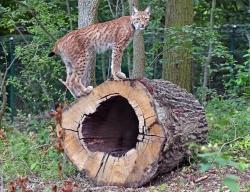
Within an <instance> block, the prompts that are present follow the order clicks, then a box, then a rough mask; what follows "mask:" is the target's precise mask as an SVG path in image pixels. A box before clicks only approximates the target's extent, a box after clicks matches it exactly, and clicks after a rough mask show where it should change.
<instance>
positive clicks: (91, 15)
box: [78, 0, 99, 86]
mask: <svg viewBox="0 0 250 192" xmlns="http://www.w3.org/2000/svg"><path fill="white" fill-rule="evenodd" d="M98 5H99V0H78V28H83V27H86V26H88V25H91V24H93V23H94V22H95V21H96V19H97V9H98ZM91 63H92V64H91V67H90V68H89V69H90V71H89V73H90V74H91V75H90V77H91V78H90V79H85V80H84V81H86V84H87V85H90V84H91V85H93V86H95V85H96V78H95V66H96V54H95V53H93V55H92V57H91Z"/></svg>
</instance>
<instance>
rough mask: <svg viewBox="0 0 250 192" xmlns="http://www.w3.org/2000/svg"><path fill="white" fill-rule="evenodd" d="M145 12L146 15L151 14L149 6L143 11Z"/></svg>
mask: <svg viewBox="0 0 250 192" xmlns="http://www.w3.org/2000/svg"><path fill="white" fill-rule="evenodd" d="M145 12H146V13H147V14H149V15H150V14H151V8H150V6H147V8H146V9H145Z"/></svg>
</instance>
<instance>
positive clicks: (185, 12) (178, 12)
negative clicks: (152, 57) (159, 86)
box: [162, 0, 193, 92]
mask: <svg viewBox="0 0 250 192" xmlns="http://www.w3.org/2000/svg"><path fill="white" fill-rule="evenodd" d="M192 23H193V1H192V0H168V1H167V3H166V13H165V27H166V28H169V27H177V28H180V27H182V26H185V25H191V24H192ZM177 35H178V34H177ZM181 35H182V36H183V35H185V34H181ZM179 46H180V48H178V49H177V50H176V49H175V50H173V51H171V49H170V50H169V51H166V52H164V55H163V58H164V63H163V71H162V77H163V79H166V80H169V81H171V82H173V83H175V84H178V85H179V86H180V87H182V88H185V89H186V90H188V91H189V92H191V91H192V63H191V56H190V53H189V51H188V50H190V48H191V45H190V43H183V44H182V45H179ZM168 48H169V47H168V45H167V44H166V45H165V50H167V49H168Z"/></svg>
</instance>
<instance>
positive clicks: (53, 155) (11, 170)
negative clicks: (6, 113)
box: [0, 129, 74, 180]
mask: <svg viewBox="0 0 250 192" xmlns="http://www.w3.org/2000/svg"><path fill="white" fill-rule="evenodd" d="M28 134H29V133H27V132H23V133H21V132H19V131H17V130H15V129H14V130H12V131H11V130H9V131H8V132H7V140H8V143H4V142H3V141H2V140H0V159H1V161H0V174H1V175H3V176H4V178H5V179H6V180H10V179H15V178H16V177H17V176H21V175H36V176H37V177H40V178H42V179H44V180H49V179H57V178H59V176H58V161H59V160H64V162H65V163H64V164H65V165H64V167H65V168H64V169H63V171H64V175H68V174H71V173H73V172H74V168H73V166H72V165H71V163H69V162H68V161H66V160H65V159H64V157H63V156H62V155H60V154H58V153H57V151H56V150H55V148H54V147H53V146H51V142H49V145H44V144H45V143H43V144H42V145H41V141H42V140H41V138H40V136H39V135H40V134H43V131H42V130H39V132H38V136H37V137H36V136H35V135H34V136H35V138H29V137H27V135H28ZM30 136H31V135H30ZM45 137H47V139H48V136H45Z"/></svg>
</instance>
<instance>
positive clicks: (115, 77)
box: [113, 72, 126, 80]
mask: <svg viewBox="0 0 250 192" xmlns="http://www.w3.org/2000/svg"><path fill="white" fill-rule="evenodd" d="M113 78H114V80H119V79H126V75H125V74H124V73H123V72H117V73H115V75H113Z"/></svg>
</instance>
